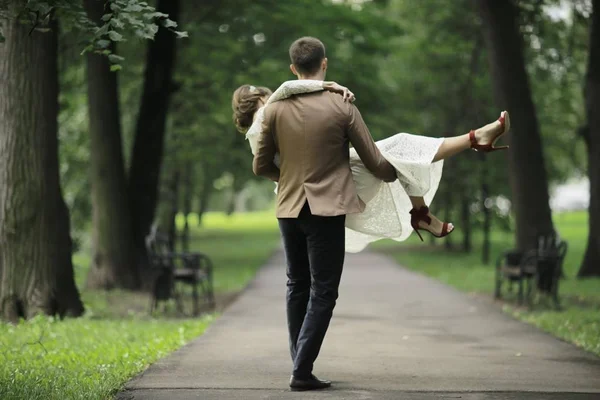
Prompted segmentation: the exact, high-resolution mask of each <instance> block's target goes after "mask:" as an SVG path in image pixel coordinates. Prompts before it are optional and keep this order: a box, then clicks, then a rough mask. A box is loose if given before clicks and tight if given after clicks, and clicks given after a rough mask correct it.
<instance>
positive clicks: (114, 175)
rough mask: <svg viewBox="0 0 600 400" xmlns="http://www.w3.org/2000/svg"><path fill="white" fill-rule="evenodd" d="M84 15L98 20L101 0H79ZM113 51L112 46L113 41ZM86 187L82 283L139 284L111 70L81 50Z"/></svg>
mask: <svg viewBox="0 0 600 400" xmlns="http://www.w3.org/2000/svg"><path fill="white" fill-rule="evenodd" d="M84 4H85V8H86V11H87V13H88V15H89V17H90V18H91V19H92V20H93V21H95V22H100V18H101V17H102V15H103V13H104V1H103V0H85V2H84ZM112 49H113V51H114V46H113V48H112ZM86 58H87V60H86V61H87V87H88V110H89V120H90V144H91V149H92V151H91V152H90V154H91V156H90V165H91V186H92V207H93V214H92V254H93V257H92V265H91V269H90V272H89V274H88V279H87V286H88V287H90V288H96V289H112V288H124V289H139V288H140V273H139V268H138V264H137V262H136V253H135V246H134V243H135V242H134V240H133V232H132V225H131V214H130V209H129V201H128V193H127V181H126V177H125V167H124V161H123V148H122V143H121V140H122V139H121V121H120V115H121V114H120V109H119V93H118V82H117V74H116V73H114V72H111V71H110V63H109V61H108V59H107V57H105V56H101V55H97V54H91V53H88V55H87V57H86Z"/></svg>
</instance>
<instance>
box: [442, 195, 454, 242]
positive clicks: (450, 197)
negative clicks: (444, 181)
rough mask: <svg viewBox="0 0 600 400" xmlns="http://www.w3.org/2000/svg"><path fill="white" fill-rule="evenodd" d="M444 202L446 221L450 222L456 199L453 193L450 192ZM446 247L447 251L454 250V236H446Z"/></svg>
mask: <svg viewBox="0 0 600 400" xmlns="http://www.w3.org/2000/svg"><path fill="white" fill-rule="evenodd" d="M445 200H446V201H445V202H444V221H450V220H451V217H452V207H453V205H454V198H453V195H452V193H450V192H448V193H447V194H446V196H445ZM444 246H445V248H446V250H453V249H454V245H453V244H452V235H449V236H446V238H445V240H444Z"/></svg>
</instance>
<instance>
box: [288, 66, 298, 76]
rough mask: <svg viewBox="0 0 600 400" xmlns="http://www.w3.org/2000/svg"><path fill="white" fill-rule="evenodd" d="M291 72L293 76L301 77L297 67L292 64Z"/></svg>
mask: <svg viewBox="0 0 600 400" xmlns="http://www.w3.org/2000/svg"><path fill="white" fill-rule="evenodd" d="M290 71H292V74H294V75H296V76H298V77H299V76H300V75H299V74H298V71H296V67H294V64H290Z"/></svg>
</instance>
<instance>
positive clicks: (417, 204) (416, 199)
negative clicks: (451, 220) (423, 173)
mask: <svg viewBox="0 0 600 400" xmlns="http://www.w3.org/2000/svg"><path fill="white" fill-rule="evenodd" d="M408 197H409V198H410V202H411V204H412V206H413V208H415V209H417V210H418V209H419V208H421V207H423V206H427V204H425V199H424V198H423V197H420V196H408ZM427 215H428V216H429V217H430V218H431V224H427V223H426V222H425V221H420V222H419V226H420V227H421V228H424V229H427V230H428V231H430V232H433V233H434V234H436V235H437V236H439V235H441V234H442V229H444V223H443V222H442V221H440V220H439V219H437V217H436V216H435V215H433V214H432V213H431V211H430V212H429V213H428V214H427ZM453 229H454V225H452V224H448V232H452V230H453Z"/></svg>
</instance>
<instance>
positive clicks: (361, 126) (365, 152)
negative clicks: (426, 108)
mask: <svg viewBox="0 0 600 400" xmlns="http://www.w3.org/2000/svg"><path fill="white" fill-rule="evenodd" d="M349 107H350V112H349V120H348V128H347V129H348V138H349V139H350V143H352V146H354V149H355V150H356V153H358V156H359V157H360V159H361V160H362V162H363V164H365V167H367V169H368V170H369V171H370V172H371V173H372V174H373V175H375V176H376V177H377V178H379V179H381V180H383V181H385V182H394V181H395V180H396V179H397V176H396V169H395V168H394V167H393V166H392V164H390V163H389V162H388V161H387V160H386V159H385V158H384V157H383V156H382V155H381V152H380V151H379V149H378V148H377V146H376V145H375V142H374V141H373V137H372V136H371V133H370V132H369V128H367V125H366V124H365V121H364V120H363V118H362V115H361V114H360V111H358V108H356V106H354V105H353V104H351V105H350V106H349Z"/></svg>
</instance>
